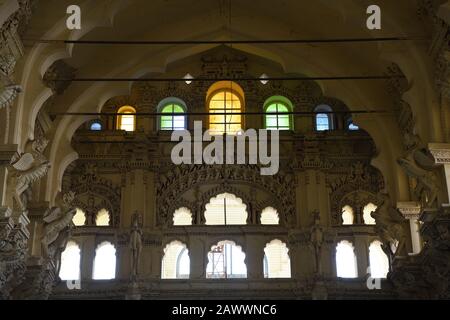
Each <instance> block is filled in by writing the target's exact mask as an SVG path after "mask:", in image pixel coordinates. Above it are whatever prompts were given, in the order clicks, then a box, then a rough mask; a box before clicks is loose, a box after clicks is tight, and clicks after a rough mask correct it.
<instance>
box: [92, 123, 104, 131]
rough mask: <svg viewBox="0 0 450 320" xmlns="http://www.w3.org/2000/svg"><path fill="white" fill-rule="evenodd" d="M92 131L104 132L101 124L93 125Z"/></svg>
mask: <svg viewBox="0 0 450 320" xmlns="http://www.w3.org/2000/svg"><path fill="white" fill-rule="evenodd" d="M91 131H102V124H101V123H100V122H97V121H96V122H92V123H91Z"/></svg>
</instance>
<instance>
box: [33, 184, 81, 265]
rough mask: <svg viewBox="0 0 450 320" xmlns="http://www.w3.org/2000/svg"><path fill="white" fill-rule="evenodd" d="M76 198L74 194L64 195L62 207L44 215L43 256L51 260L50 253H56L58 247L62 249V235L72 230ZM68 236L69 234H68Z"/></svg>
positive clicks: (49, 210) (48, 211)
mask: <svg viewBox="0 0 450 320" xmlns="http://www.w3.org/2000/svg"><path fill="white" fill-rule="evenodd" d="M74 198H75V194H74V193H73V192H69V193H67V194H65V195H64V197H63V201H62V205H61V206H58V207H54V208H51V209H48V210H47V211H46V213H45V214H44V221H45V222H46V224H45V225H44V231H43V234H42V238H41V248H42V256H43V257H44V258H51V254H50V253H52V252H53V253H54V252H55V249H54V248H56V247H61V246H62V245H61V244H62V243H63V242H64V241H63V240H62V239H61V238H60V239H59V240H60V241H57V240H58V237H59V236H60V233H61V232H62V231H63V230H64V229H67V228H70V224H71V223H72V219H73V216H74V215H75V213H76V209H75V208H72V207H71V203H72V202H73V200H74ZM66 235H67V233H66ZM58 242H59V243H58Z"/></svg>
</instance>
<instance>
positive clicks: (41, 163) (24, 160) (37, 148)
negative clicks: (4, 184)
mask: <svg viewBox="0 0 450 320" xmlns="http://www.w3.org/2000/svg"><path fill="white" fill-rule="evenodd" d="M47 144H48V140H47V139H45V138H44V137H39V138H37V139H36V140H35V141H34V142H33V144H32V151H31V152H29V153H24V154H22V155H21V156H20V157H16V158H13V160H12V163H11V166H10V170H11V173H10V175H9V182H8V188H7V195H6V199H7V200H6V204H7V206H8V207H9V208H15V209H16V208H17V209H19V210H22V211H24V210H26V207H27V200H28V198H29V196H30V192H29V191H30V190H31V186H32V184H33V183H34V182H35V181H37V180H39V179H41V178H42V177H44V176H45V175H46V174H47V172H48V170H49V168H50V162H49V161H48V160H47V159H46V158H45V157H44V156H43V154H42V152H43V151H44V150H45V148H46V146H47ZM15 204H16V205H17V206H15Z"/></svg>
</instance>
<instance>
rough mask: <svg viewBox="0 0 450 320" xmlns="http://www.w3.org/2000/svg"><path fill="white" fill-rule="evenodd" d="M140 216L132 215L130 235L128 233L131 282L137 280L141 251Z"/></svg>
mask: <svg viewBox="0 0 450 320" xmlns="http://www.w3.org/2000/svg"><path fill="white" fill-rule="evenodd" d="M139 220H140V215H139V213H135V214H134V215H133V221H132V227H131V233H130V249H131V280H132V281H133V282H134V281H136V280H137V276H138V273H139V261H140V256H141V251H142V228H141V226H140V222H139Z"/></svg>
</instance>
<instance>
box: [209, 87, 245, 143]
mask: <svg viewBox="0 0 450 320" xmlns="http://www.w3.org/2000/svg"><path fill="white" fill-rule="evenodd" d="M243 103H244V94H243V90H242V88H241V87H240V86H239V85H238V84H237V83H234V82H230V81H221V82H218V83H216V84H214V85H213V86H212V87H211V88H210V89H209V91H208V106H209V108H208V109H209V113H210V115H209V131H210V134H212V135H221V134H224V133H225V134H231V135H234V134H236V133H237V132H238V131H240V130H241V129H242V116H241V115H240V114H239V113H241V112H242V111H243ZM214 113H219V114H217V115H215V114H214ZM236 113H238V114H236Z"/></svg>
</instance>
